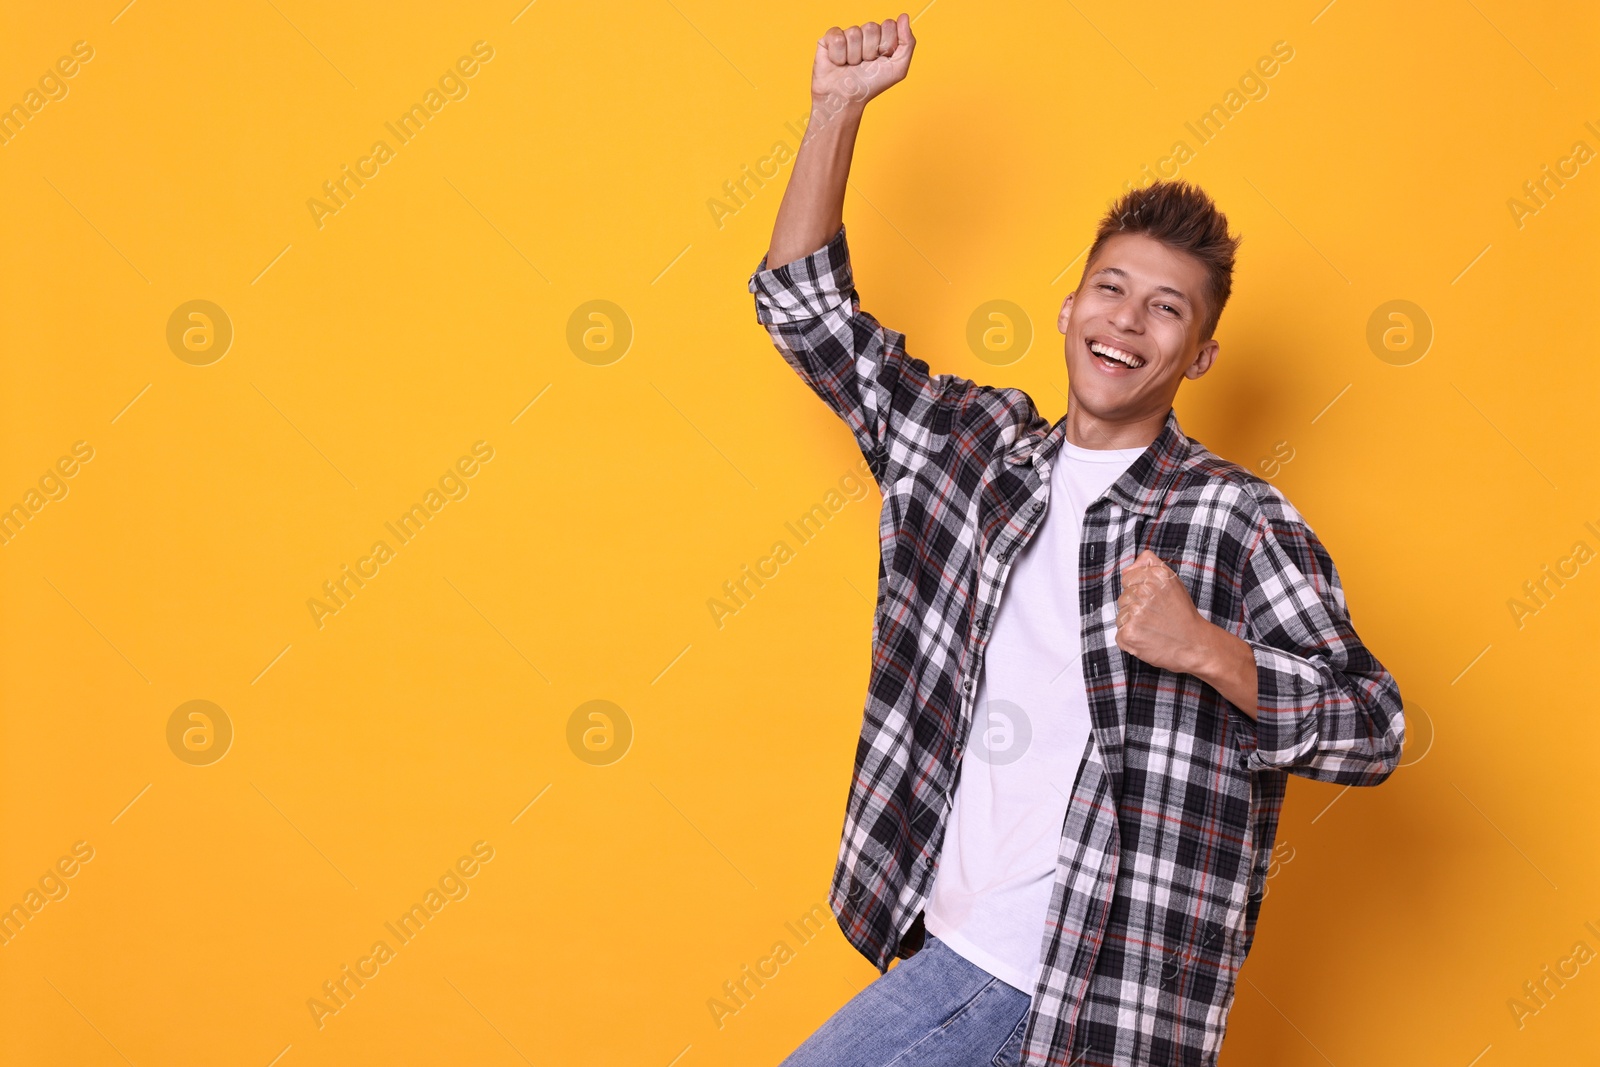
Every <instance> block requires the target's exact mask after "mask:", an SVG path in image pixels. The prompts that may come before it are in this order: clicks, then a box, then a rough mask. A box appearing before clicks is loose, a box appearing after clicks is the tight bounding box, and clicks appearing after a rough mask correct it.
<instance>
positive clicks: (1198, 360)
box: [1183, 337, 1222, 378]
mask: <svg viewBox="0 0 1600 1067" xmlns="http://www.w3.org/2000/svg"><path fill="white" fill-rule="evenodd" d="M1221 348H1222V346H1221V345H1220V344H1219V343H1218V342H1217V339H1216V338H1215V337H1213V338H1212V339H1211V340H1209V341H1202V342H1201V343H1200V350H1199V351H1198V352H1196V353H1195V356H1194V362H1193V363H1190V364H1189V366H1188V368H1187V369H1186V370H1185V371H1184V372H1183V376H1184V377H1185V378H1198V377H1200V376H1201V375H1202V374H1204V373H1205V372H1206V371H1208V370H1210V369H1211V366H1212V364H1214V363H1216V361H1217V353H1218V352H1219V351H1220V350H1221Z"/></svg>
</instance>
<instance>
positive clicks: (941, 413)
mask: <svg viewBox="0 0 1600 1067" xmlns="http://www.w3.org/2000/svg"><path fill="white" fill-rule="evenodd" d="M749 289H750V292H751V293H753V294H754V296H755V308H756V319H757V320H758V321H759V322H760V323H761V324H762V325H763V326H765V327H766V328H767V332H768V334H769V335H770V336H771V338H772V343H773V345H774V346H776V348H777V349H778V352H779V353H780V354H781V355H782V356H783V358H784V360H785V361H786V362H787V363H788V364H789V365H790V366H791V367H792V368H794V370H795V372H796V373H798V374H799V375H800V377H801V379H802V380H803V381H804V382H805V383H806V384H807V385H809V386H810V387H811V389H812V391H813V392H815V393H816V394H817V396H818V397H820V398H821V399H822V401H823V403H825V404H827V405H828V407H829V408H831V409H832V410H833V412H834V413H835V414H836V415H838V416H839V417H840V418H841V419H843V420H844V422H845V424H846V425H847V426H848V427H849V428H850V432H851V433H852V434H853V435H854V436H855V439H856V444H857V445H858V446H859V447H860V449H861V453H862V455H863V456H865V457H866V460H867V464H868V466H870V467H871V468H872V473H873V476H874V477H875V478H876V479H877V481H878V484H879V486H880V487H882V486H886V485H888V484H889V483H890V482H892V481H894V480H896V479H898V478H900V477H903V476H904V475H905V474H907V473H911V472H914V471H915V470H916V469H917V468H918V467H919V466H920V465H921V464H922V463H923V462H924V461H926V459H927V458H928V457H929V456H930V455H931V454H932V452H933V450H934V448H935V446H936V440H937V438H938V437H939V436H940V433H941V431H944V430H948V427H949V425H950V422H951V417H950V416H951V414H952V412H953V411H954V410H955V409H956V408H957V407H959V406H960V404H961V403H962V401H963V399H964V398H965V397H966V396H968V395H969V393H970V391H971V390H973V389H975V388H976V387H975V386H974V385H973V384H972V383H971V382H969V381H967V380H966V379H963V378H958V377H955V376H953V375H946V374H940V375H930V374H929V373H928V365H927V363H925V362H923V361H922V360H920V359H916V358H914V357H912V356H911V355H909V354H908V353H907V352H906V346H905V342H906V338H905V335H904V334H902V333H898V332H896V331H894V330H891V329H888V328H886V327H885V326H883V325H882V324H880V323H879V322H878V320H877V319H875V318H873V317H872V316H871V315H869V314H867V313H866V312H864V311H862V310H861V301H860V298H859V296H858V294H857V293H856V290H855V284H854V278H853V276H852V274H851V269H850V252H849V247H848V245H847V244H846V242H845V228H844V227H843V226H840V227H839V231H838V232H837V233H836V234H834V236H833V237H832V239H830V240H829V241H828V243H827V244H825V245H823V246H822V247H821V248H819V249H817V250H816V251H815V252H813V253H811V254H810V255H808V256H805V257H802V258H800V259H796V260H794V261H792V262H790V263H785V264H783V265H782V266H780V267H776V268H771V269H769V268H768V267H767V259H766V257H765V256H763V257H762V259H761V262H760V264H759V265H758V266H757V267H756V270H755V272H754V273H752V274H751V275H750V280H749Z"/></svg>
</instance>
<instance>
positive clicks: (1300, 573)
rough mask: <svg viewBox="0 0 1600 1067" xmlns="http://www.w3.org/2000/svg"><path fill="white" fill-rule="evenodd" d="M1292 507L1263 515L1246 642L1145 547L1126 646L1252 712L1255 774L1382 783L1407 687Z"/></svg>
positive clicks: (1251, 563)
mask: <svg viewBox="0 0 1600 1067" xmlns="http://www.w3.org/2000/svg"><path fill="white" fill-rule="evenodd" d="M1283 505H1284V506H1283V507H1281V508H1279V509H1274V510H1279V511H1281V512H1282V514H1279V515H1276V516H1273V515H1271V514H1270V513H1269V515H1268V517H1266V518H1265V519H1264V520H1263V521H1262V523H1261V526H1260V528H1259V530H1258V532H1257V539H1256V542H1255V544H1254V545H1252V546H1251V549H1250V552H1249V554H1248V557H1247V559H1246V562H1245V565H1244V573H1243V575H1242V593H1243V596H1244V605H1245V617H1246V629H1245V636H1244V637H1243V638H1240V637H1237V636H1235V635H1233V634H1232V633H1229V632H1228V631H1227V630H1225V629H1223V628H1222V627H1220V626H1217V625H1216V624H1214V623H1212V622H1210V621H1209V620H1207V619H1205V618H1203V617H1202V616H1201V615H1200V614H1199V612H1198V611H1196V610H1195V607H1194V604H1193V603H1192V602H1191V601H1190V599H1189V595H1188V593H1187V591H1186V590H1185V589H1184V587H1183V583H1182V582H1181V581H1179V580H1178V578H1177V575H1175V574H1173V573H1172V571H1171V570H1170V569H1169V568H1167V566H1166V565H1165V564H1164V563H1162V561H1161V560H1160V559H1159V558H1157V557H1156V555H1155V554H1154V553H1152V552H1148V551H1147V552H1144V553H1141V554H1140V556H1139V558H1138V559H1136V560H1135V561H1134V562H1133V563H1132V564H1131V565H1130V566H1129V567H1128V568H1126V569H1125V570H1124V571H1123V594H1122V598H1121V599H1120V600H1119V601H1118V617H1117V644H1118V645H1119V646H1120V647H1122V648H1123V649H1124V650H1126V651H1128V652H1130V653H1132V654H1133V655H1135V656H1138V657H1139V658H1140V659H1143V660H1145V661H1146V662H1148V663H1151V664H1153V665H1155V666H1158V667H1164V668H1166V669H1168V670H1174V671H1181V672H1183V673H1186V674H1192V675H1194V676H1195V677H1197V678H1199V679H1201V680H1202V681H1204V682H1206V683H1207V684H1209V685H1210V686H1212V687H1213V688H1214V689H1216V690H1217V691H1218V692H1219V693H1221V694H1222V696H1223V697H1224V698H1225V699H1227V700H1228V701H1229V702H1230V703H1232V704H1233V705H1234V706H1235V707H1237V708H1239V710H1240V711H1242V712H1244V713H1245V714H1246V715H1248V716H1249V717H1250V718H1251V719H1252V720H1253V721H1254V723H1255V738H1256V745H1255V749H1254V751H1253V752H1251V753H1250V757H1249V759H1250V763H1249V766H1250V767H1251V769H1254V770H1262V769H1266V768H1274V769H1279V770H1284V771H1288V772H1289V773H1291V774H1297V775H1300V776H1301V777H1305V778H1313V779H1316V780H1319V781H1325V782H1336V783H1339V784H1343V785H1377V784H1378V783H1379V782H1382V781H1383V780H1384V779H1385V778H1387V777H1388V776H1389V775H1390V774H1391V773H1392V772H1393V771H1394V769H1395V767H1396V766H1398V765H1399V761H1400V752H1401V747H1402V745H1403V744H1404V741H1405V716H1404V713H1403V710H1402V704H1401V699H1400V689H1399V686H1398V684H1397V683H1396V682H1395V679H1394V677H1393V675H1391V674H1390V673H1389V671H1388V670H1386V669H1385V668H1384V666H1383V664H1382V663H1380V662H1378V660H1377V658H1376V657H1375V656H1373V655H1372V653H1371V652H1370V651H1368V649H1367V647H1366V646H1365V645H1364V644H1363V643H1362V642H1361V639H1360V637H1358V636H1357V635H1356V632H1355V629H1354V627H1353V626H1352V625H1351V622H1350V616H1349V612H1348V610H1347V608H1346V606H1345V598H1344V590H1343V587H1342V586H1341V585H1340V582H1339V575H1338V571H1337V570H1336V569H1335V567H1334V565H1333V560H1332V558H1331V557H1330V556H1329V555H1328V552H1327V550H1326V549H1325V548H1324V547H1323V545H1322V543H1321V542H1320V541H1319V540H1318V539H1317V537H1316V535H1315V534H1314V533H1312V531H1311V529H1310V527H1308V526H1307V525H1306V524H1305V523H1304V522H1303V521H1302V520H1300V518H1299V516H1298V515H1297V514H1296V513H1294V511H1293V509H1292V508H1291V507H1288V506H1287V502H1286V501H1285V502H1283Z"/></svg>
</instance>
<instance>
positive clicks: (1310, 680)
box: [1247, 641, 1322, 767]
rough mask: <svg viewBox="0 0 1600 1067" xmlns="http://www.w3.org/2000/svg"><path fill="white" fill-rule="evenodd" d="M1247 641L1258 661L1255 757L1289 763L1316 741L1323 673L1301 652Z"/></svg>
mask: <svg viewBox="0 0 1600 1067" xmlns="http://www.w3.org/2000/svg"><path fill="white" fill-rule="evenodd" d="M1247 643H1248V644H1249V645H1250V651H1251V652H1252V653H1253V654H1254V656H1255V661H1256V722H1255V737H1256V745H1255V749H1256V761H1257V762H1258V763H1259V765H1260V766H1268V767H1274V766H1275V767H1282V766H1287V765H1288V764H1290V763H1292V762H1294V760H1295V759H1296V758H1298V757H1299V756H1300V754H1301V753H1303V752H1306V751H1308V750H1309V749H1310V748H1312V747H1314V746H1315V744H1316V739H1317V706H1318V704H1319V703H1320V702H1321V699H1322V698H1321V693H1322V675H1321V673H1320V672H1319V671H1318V670H1317V668H1316V665H1315V664H1313V663H1311V661H1309V660H1307V659H1305V658H1303V657H1301V656H1296V655H1294V654H1293V653H1290V652H1285V651H1283V650H1282V649H1279V648H1273V647H1272V646H1271V645H1264V644H1261V643H1260V642H1257V641H1249V642H1247Z"/></svg>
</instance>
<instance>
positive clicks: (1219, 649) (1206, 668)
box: [1183, 619, 1239, 685]
mask: <svg viewBox="0 0 1600 1067" xmlns="http://www.w3.org/2000/svg"><path fill="white" fill-rule="evenodd" d="M1238 640H1239V639H1238V638H1237V637H1234V636H1233V635H1232V634H1231V633H1229V632H1228V631H1227V630H1224V629H1223V628H1222V627H1220V626H1218V625H1217V624H1216V623H1214V622H1211V621H1210V620H1209V619H1201V620H1200V629H1199V632H1198V638H1197V640H1196V641H1195V642H1194V643H1193V644H1191V645H1189V647H1188V648H1187V649H1185V652H1186V653H1187V658H1188V661H1189V662H1188V663H1186V664H1185V665H1184V669H1183V673H1185V674H1192V675H1194V676H1195V677H1196V678H1198V679H1200V680H1201V681H1202V682H1206V683H1209V684H1212V685H1215V684H1216V679H1218V678H1219V677H1221V675H1222V674H1223V672H1224V670H1223V669H1224V665H1225V664H1227V663H1228V662H1229V660H1230V659H1231V658H1233V654H1235V653H1236V652H1237V649H1236V648H1235V647H1234V643H1235V642H1237V641H1238Z"/></svg>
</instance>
